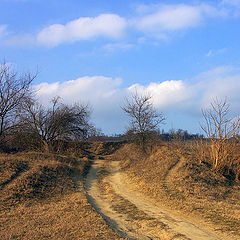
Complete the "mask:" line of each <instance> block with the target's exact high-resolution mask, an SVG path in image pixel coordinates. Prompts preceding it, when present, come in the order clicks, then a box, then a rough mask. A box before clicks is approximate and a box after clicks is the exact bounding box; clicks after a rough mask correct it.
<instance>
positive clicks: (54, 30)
mask: <svg viewBox="0 0 240 240" xmlns="http://www.w3.org/2000/svg"><path fill="white" fill-rule="evenodd" d="M126 25H127V24H126V20H125V19H124V18H122V17H120V16H118V15H116V14H101V15H99V16H97V17H95V18H90V17H81V18H78V19H76V20H73V21H71V22H68V23H66V24H65V25H62V24H53V25H51V26H48V27H46V28H44V29H43V30H41V31H40V32H39V34H38V35H37V42H38V43H39V44H42V45H47V46H56V45H58V44H60V43H64V42H75V41H80V40H89V39H92V38H95V37H99V36H104V37H108V38H114V39H118V38H120V37H122V36H123V35H124V31H125V28H126Z"/></svg>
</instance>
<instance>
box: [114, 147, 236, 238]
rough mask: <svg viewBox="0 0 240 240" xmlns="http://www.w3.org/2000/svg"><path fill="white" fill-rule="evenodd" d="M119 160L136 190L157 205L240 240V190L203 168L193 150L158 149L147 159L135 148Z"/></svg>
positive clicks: (126, 150)
mask: <svg viewBox="0 0 240 240" xmlns="http://www.w3.org/2000/svg"><path fill="white" fill-rule="evenodd" d="M115 157H116V158H118V159H119V160H121V165H122V167H123V169H124V170H125V171H126V172H127V174H128V176H129V179H130V182H129V184H130V185H131V186H132V187H135V188H137V190H139V191H141V192H142V193H144V194H146V196H152V197H153V198H154V199H155V200H156V202H159V203H161V204H164V205H167V206H168V207H170V208H171V209H176V210H179V212H180V213H184V215H188V216H189V217H190V216H191V217H193V218H195V219H197V221H200V220H201V219H203V220H204V221H205V222H207V223H208V224H209V226H210V227H211V228H213V229H215V230H216V231H221V232H222V233H225V234H226V235H229V234H233V235H234V236H236V237H239V236H240V206H239V202H240V186H239V185H237V184H231V183H230V182H228V181H227V180H226V179H225V178H224V177H223V176H220V175H217V174H215V173H213V172H212V171H211V169H210V168H209V166H208V164H204V163H202V164H199V161H198V159H196V157H195V156H194V153H193V151H192V150H191V149H187V148H186V149H184V151H183V150H182V149H181V148H179V147H178V146H176V145H174V146H173V145H172V146H171V145H168V146H162V147H158V148H156V149H155V150H154V151H153V152H152V154H151V155H149V156H147V157H143V155H142V154H141V153H140V152H139V151H138V149H137V148H136V147H134V145H125V146H124V147H123V148H121V149H120V150H118V151H117V152H116V154H115Z"/></svg>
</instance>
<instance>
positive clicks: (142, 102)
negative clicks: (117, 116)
mask: <svg viewBox="0 0 240 240" xmlns="http://www.w3.org/2000/svg"><path fill="white" fill-rule="evenodd" d="M122 109H123V111H124V112H125V113H126V114H127V115H128V116H129V118H130V129H129V130H130V131H131V132H133V133H134V135H135V136H136V138H137V141H138V143H139V144H140V145H141V147H142V149H143V150H145V144H146V140H147V139H148V137H149V136H150V133H151V132H152V131H155V130H156V129H157V128H158V126H159V124H161V123H163V122H164V120H165V117H164V115H163V114H162V113H158V112H157V111H156V109H155V108H154V107H153V103H152V97H151V96H150V95H149V94H143V95H141V94H138V93H137V91H136V92H135V93H134V94H132V95H131V96H130V97H129V98H127V99H126V103H125V105H124V106H123V107H122Z"/></svg>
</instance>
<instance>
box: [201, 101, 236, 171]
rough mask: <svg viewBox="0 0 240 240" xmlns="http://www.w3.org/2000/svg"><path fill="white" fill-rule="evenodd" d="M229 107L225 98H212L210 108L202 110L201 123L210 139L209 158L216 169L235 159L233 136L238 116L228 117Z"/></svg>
mask: <svg viewBox="0 0 240 240" xmlns="http://www.w3.org/2000/svg"><path fill="white" fill-rule="evenodd" d="M229 113H230V108H229V104H228V102H227V99H226V98H225V99H224V100H219V99H218V98H216V99H214V100H213V102H212V103H211V105H210V109H207V110H202V114H203V117H204V120H205V124H203V125H201V128H202V130H203V131H204V132H205V134H206V136H207V138H208V139H209V140H210V142H211V145H210V149H209V152H210V158H211V160H212V165H213V168H214V169H215V170H216V171H220V170H223V168H224V167H225V166H227V165H228V166H229V165H232V164H233V163H234V162H235V160H234V158H235V156H234V149H235V145H234V144H235V141H234V137H235V136H236V135H237V134H238V133H239V129H240V118H238V117H237V118H230V117H229Z"/></svg>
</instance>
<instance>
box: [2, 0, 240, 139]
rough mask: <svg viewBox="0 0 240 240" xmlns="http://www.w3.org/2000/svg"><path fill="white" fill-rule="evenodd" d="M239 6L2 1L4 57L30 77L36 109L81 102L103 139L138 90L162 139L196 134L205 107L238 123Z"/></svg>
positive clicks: (230, 0) (232, 2) (223, 1)
mask: <svg viewBox="0 0 240 240" xmlns="http://www.w3.org/2000/svg"><path fill="white" fill-rule="evenodd" d="M239 43H240V0H219V1H195V0H194V1H151V0H149V1H140V0H139V1H130V0H125V1H124V0H123V1H113V0H109V1H107V0H105V1H102V0H98V1H97V0H88V1H81V0H48V1H45V0H0V58H2V59H6V61H7V62H10V63H12V64H13V66H14V67H15V68H17V69H19V71H33V72H34V71H36V69H38V71H39V75H38V78H37V79H36V80H35V82H34V86H33V87H34V88H35V89H38V90H39V91H38V97H39V99H40V101H42V102H43V103H46V102H47V101H48V100H49V99H50V98H52V97H53V96H55V95H59V96H61V97H62V101H64V102H67V103H72V102H80V101H82V102H87V103H89V104H90V105H91V106H92V109H93V113H92V121H93V122H94V123H95V124H96V126H97V127H99V128H102V130H103V132H105V133H107V134H112V133H122V132H124V131H125V129H126V126H127V124H128V121H127V118H126V116H124V114H123V112H122V111H121V108H120V106H121V105H122V104H123V102H124V97H125V96H127V95H129V94H130V93H131V92H133V91H135V89H137V90H138V91H139V92H148V93H150V94H151V95H152V97H153V102H154V105H155V107H156V108H157V109H158V110H159V111H162V112H163V113H164V114H165V115H166V116H167V121H166V125H164V126H161V128H164V129H165V130H168V129H169V128H172V127H173V128H175V129H178V128H182V129H187V130H189V131H190V132H198V131H199V122H200V121H201V108H205V107H207V106H208V105H209V102H211V99H212V98H214V97H219V98H224V97H228V99H229V102H230V103H231V106H232V113H233V115H238V114H240V107H239V102H240V94H239V92H240V54H239V53H240V44H239Z"/></svg>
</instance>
